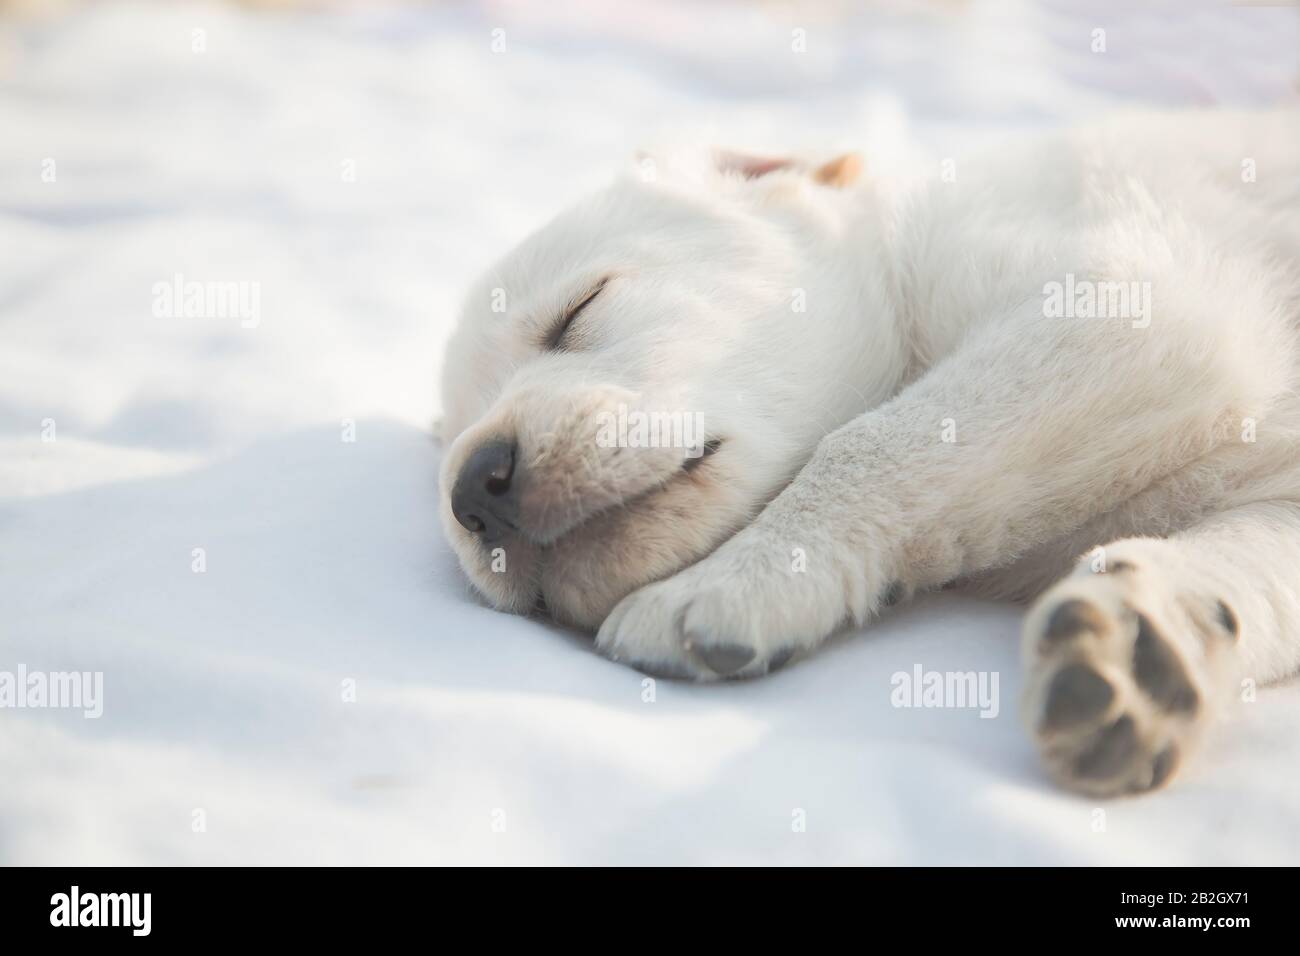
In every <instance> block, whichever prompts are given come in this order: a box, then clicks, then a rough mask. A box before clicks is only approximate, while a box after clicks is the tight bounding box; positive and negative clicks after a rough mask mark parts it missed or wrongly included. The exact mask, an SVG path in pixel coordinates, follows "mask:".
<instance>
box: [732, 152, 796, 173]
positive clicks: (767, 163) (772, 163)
mask: <svg viewBox="0 0 1300 956" xmlns="http://www.w3.org/2000/svg"><path fill="white" fill-rule="evenodd" d="M714 156H715V158H716V160H717V163H718V169H719V170H721V171H722V172H724V173H740V175H742V176H744V177H745V178H746V179H757V178H758V177H759V176H766V175H767V174H768V173H774V172H777V171H778V170H781V169H789V168H790V167H792V166H793V165H794V160H793V159H774V158H772V157H769V156H746V155H745V154H744V153H733V152H731V151H730V150H724V149H719V150H716V151H715V152H714Z"/></svg>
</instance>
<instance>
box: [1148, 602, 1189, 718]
mask: <svg viewBox="0 0 1300 956" xmlns="http://www.w3.org/2000/svg"><path fill="white" fill-rule="evenodd" d="M1137 621H1138V633H1137V640H1136V641H1135V642H1134V644H1133V676H1134V678H1135V679H1136V680H1137V682H1138V686H1139V687H1141V688H1142V689H1143V690H1144V691H1146V694H1147V696H1148V697H1150V698H1151V699H1152V700H1153V701H1155V702H1156V703H1157V704H1159V705H1160V706H1161V707H1162V708H1164V709H1165V710H1167V711H1170V712H1171V713H1176V714H1191V713H1195V712H1196V708H1197V706H1198V704H1199V698H1198V696H1197V693H1196V688H1195V687H1193V686H1192V684H1191V682H1190V681H1189V680H1188V679H1187V674H1186V672H1185V671H1184V670H1183V665H1182V662H1181V661H1179V659H1178V655H1177V654H1175V653H1174V652H1173V650H1172V648H1170V646H1169V645H1168V643H1166V642H1165V639H1164V638H1163V637H1161V636H1160V634H1159V633H1158V632H1157V631H1156V629H1155V628H1154V627H1153V626H1152V624H1151V621H1150V620H1149V619H1148V618H1147V616H1146V615H1145V614H1139V615H1138V616H1137Z"/></svg>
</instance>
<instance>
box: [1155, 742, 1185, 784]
mask: <svg viewBox="0 0 1300 956" xmlns="http://www.w3.org/2000/svg"><path fill="white" fill-rule="evenodd" d="M1176 769H1178V748H1177V747H1176V746H1174V745H1173V744H1170V745H1169V746H1168V747H1166V748H1165V749H1164V750H1162V751H1160V754H1159V755H1158V756H1157V757H1156V761H1155V763H1153V764H1152V765H1151V789H1153V790H1154V789H1155V788H1156V787H1158V786H1160V785H1161V784H1162V783H1164V782H1165V781H1166V780H1168V779H1169V778H1170V777H1171V776H1172V775H1173V772H1174V771H1175V770H1176Z"/></svg>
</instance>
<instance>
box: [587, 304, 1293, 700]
mask: <svg viewBox="0 0 1300 956" xmlns="http://www.w3.org/2000/svg"><path fill="white" fill-rule="evenodd" d="M1161 287H1162V288H1174V286H1165V284H1164V283H1162V284H1161ZM1177 289H1178V290H1179V291H1180V294H1179V295H1177V296H1170V298H1171V300H1173V301H1171V302H1170V303H1169V305H1170V310H1171V312H1170V313H1157V315H1156V317H1155V319H1154V320H1153V321H1152V322H1151V323H1150V326H1149V327H1145V328H1136V327H1134V326H1133V325H1132V324H1131V323H1129V322H1128V321H1125V320H1110V319H1086V320H1062V319H1048V318H1044V317H1043V315H1042V312H1041V308H1040V309H1037V310H1033V309H1028V308H1026V309H1024V310H1022V311H1020V312H1019V313H1015V314H1012V315H1009V316H1007V317H1005V318H1004V319H1003V320H1000V321H998V322H996V323H993V324H990V325H987V326H986V327H984V328H983V329H982V330H981V331H979V332H978V333H972V334H971V335H970V336H969V337H968V339H967V341H966V343H965V344H964V345H963V346H961V347H960V348H959V349H958V351H957V352H955V353H954V354H953V355H951V356H949V357H948V358H947V359H945V360H944V361H942V362H940V363H939V364H937V365H936V366H934V367H933V368H931V369H930V370H929V372H927V373H926V374H925V375H924V376H923V377H922V378H921V379H919V380H918V381H916V382H915V383H913V384H912V385H911V386H909V387H908V388H906V389H905V390H904V391H903V392H902V393H900V394H899V395H898V396H897V397H896V398H894V399H893V400H891V401H890V402H887V403H886V404H885V405H883V406H881V407H879V408H877V409H874V410H872V411H870V412H867V413H866V414H864V415H862V416H860V417H858V418H857V419H855V420H853V421H851V422H849V423H848V424H847V425H845V426H843V427H842V428H840V429H838V430H837V431H835V432H833V433H831V434H830V435H828V436H827V437H826V438H825V439H824V440H823V441H822V443H821V445H820V446H819V447H818V449H817V451H816V453H815V454H814V456H813V458H812V460H811V461H810V462H809V463H808V464H807V466H805V468H804V469H803V471H802V472H801V473H800V474H799V475H798V476H797V477H796V479H795V480H794V482H792V483H791V484H790V486H789V487H787V488H786V489H785V491H783V492H782V493H781V494H780V495H779V496H778V497H777V498H776V499H775V500H773V501H772V502H771V504H769V505H768V507H767V508H766V509H765V510H764V511H763V512H762V514H761V515H760V516H759V517H758V518H757V519H756V520H755V522H754V523H753V524H752V525H750V526H749V527H748V528H746V529H744V530H743V531H741V532H740V533H739V534H737V535H736V536H735V537H733V538H732V539H731V540H730V541H728V542H726V543H725V544H723V545H722V546H721V547H720V548H719V549H718V550H717V551H715V552H714V553H713V554H712V555H710V556H709V557H706V558H704V559H703V560H702V561H700V562H699V563H698V564H696V565H694V566H693V567H690V568H687V569H686V570H684V571H682V572H680V573H678V574H677V575H674V576H673V577H671V578H668V579H667V580H665V581H661V582H658V583H656V584H651V585H649V586H647V587H645V588H642V589H641V590H639V591H637V592H634V593H633V594H632V595H630V596H628V597H627V598H625V599H624V600H623V601H622V602H621V603H620V604H619V605H618V606H617V607H616V608H615V609H614V611H613V612H612V613H611V614H610V616H609V618H607V619H606V621H605V623H604V624H603V626H602V627H601V629H600V633H599V634H598V636H597V643H598V646H599V647H600V648H601V649H602V650H604V651H605V652H606V653H607V654H609V655H610V656H612V657H614V658H617V659H620V660H624V661H627V662H629V663H632V664H634V665H636V666H639V667H641V668H643V669H645V670H648V671H651V672H658V673H665V674H680V675H690V676H694V677H698V678H703V679H709V678H713V677H717V676H748V675H754V674H761V673H764V672H765V671H767V670H769V669H771V667H772V666H773V665H774V664H775V663H779V662H781V661H783V660H784V659H786V658H788V657H789V655H790V654H791V653H794V652H798V651H802V650H806V649H808V648H811V647H813V646H815V645H816V644H817V643H819V642H820V641H821V640H822V639H824V638H825V637H826V636H827V635H828V634H830V633H832V632H833V631H834V630H835V629H836V628H837V627H839V626H841V625H842V624H843V623H844V622H845V621H853V622H856V623H861V622H864V621H866V620H867V619H869V618H870V616H871V615H872V614H873V613H874V612H875V611H876V610H877V609H878V608H879V606H880V605H881V604H882V603H884V602H885V600H886V598H887V596H890V595H897V594H899V593H902V594H906V593H910V592H912V591H914V590H916V589H918V588H926V587H933V586H937V585H940V584H943V583H945V582H948V581H951V580H953V579H955V578H958V577H961V576H966V575H971V574H976V573H979V572H981V571H984V570H986V569H988V568H991V567H994V566H997V565H1000V564H1005V563H1007V562H1008V561H1009V560H1011V559H1012V558H1014V557H1015V556H1016V555H1019V554H1024V553H1025V552H1027V551H1029V550H1030V549H1032V548H1034V547H1037V546H1040V545H1042V544H1044V543H1046V542H1049V541H1051V540H1052V539H1054V538H1056V537H1059V536H1061V535H1063V534H1066V533H1068V532H1070V531H1071V530H1073V529H1076V528H1078V527H1080V526H1081V525H1083V524H1084V523H1085V522H1086V521H1088V520H1089V519H1090V518H1093V517H1095V516H1097V515H1100V514H1102V513H1104V512H1106V511H1108V510H1110V509H1111V508H1114V507H1115V506H1116V505H1117V504H1119V503H1120V502H1122V501H1124V500H1126V499H1127V498H1129V497H1131V496H1132V495H1134V494H1135V493H1137V492H1138V491H1140V490H1142V489H1143V488H1146V487H1147V486H1149V485H1150V484H1152V483H1153V482H1154V481H1157V480H1159V479H1160V478H1161V477H1163V476H1165V475H1170V474H1173V473H1174V472H1176V471H1177V470H1178V469H1180V468H1182V467H1184V466H1186V465H1187V464H1188V463H1189V462H1192V461H1195V460H1196V459H1198V458H1200V457H1202V456H1203V455H1205V454H1207V453H1208V452H1209V451H1211V450H1212V449H1213V448H1215V447H1216V446H1218V445H1221V444H1223V443H1225V442H1229V441H1236V440H1238V439H1239V433H1240V428H1241V422H1242V420H1243V419H1244V418H1251V417H1258V418H1262V417H1263V415H1264V413H1265V412H1266V411H1267V410H1268V408H1269V406H1270V404H1271V403H1272V402H1273V401H1274V399H1275V397H1276V396H1278V395H1280V394H1282V393H1284V392H1285V389H1286V387H1287V377H1288V374H1289V368H1288V367H1287V364H1286V363H1287V361H1289V360H1288V358H1287V356H1288V355H1289V354H1290V349H1289V347H1288V346H1287V345H1286V343H1285V342H1284V341H1281V340H1280V337H1279V335H1278V334H1277V333H1276V329H1275V328H1274V327H1273V326H1272V325H1264V324H1262V322H1261V323H1256V325H1257V326H1258V327H1252V324H1251V322H1250V321H1248V320H1246V319H1241V320H1240V321H1239V322H1238V324H1237V325H1236V326H1235V327H1234V326H1233V325H1232V324H1230V323H1225V322H1224V320H1223V313H1222V311H1221V309H1222V308H1223V303H1222V302H1221V301H1218V300H1216V299H1215V298H1214V296H1213V295H1212V294H1211V290H1208V289H1204V288H1196V287H1195V286H1194V285H1193V284H1191V283H1190V282H1189V283H1184V284H1183V285H1180V286H1177ZM1234 291H1235V290H1234ZM1202 300H1203V301H1202ZM1170 314H1172V315H1177V316H1179V318H1178V320H1177V321H1175V320H1174V319H1172V318H1170V317H1168V316H1169V315H1170ZM722 453H725V451H724V452H722Z"/></svg>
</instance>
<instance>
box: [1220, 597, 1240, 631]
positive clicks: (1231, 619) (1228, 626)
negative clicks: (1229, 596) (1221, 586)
mask: <svg viewBox="0 0 1300 956" xmlns="http://www.w3.org/2000/svg"><path fill="white" fill-rule="evenodd" d="M1218 610H1219V623H1220V624H1222V625H1223V629H1224V630H1225V631H1227V632H1228V633H1229V634H1231V635H1232V636H1233V637H1236V636H1238V635H1239V634H1240V633H1241V625H1240V624H1238V623H1237V615H1236V614H1234V613H1233V611H1232V608H1230V607H1228V605H1226V604H1224V603H1223V602H1222V601H1219V602H1218Z"/></svg>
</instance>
